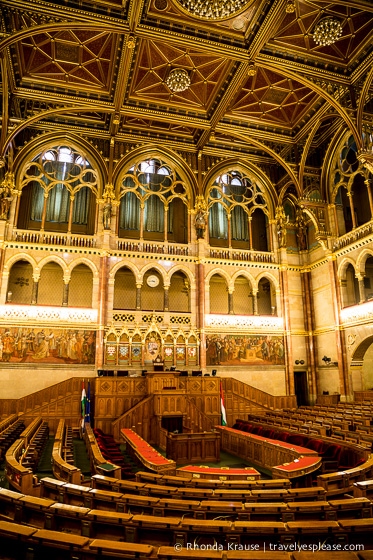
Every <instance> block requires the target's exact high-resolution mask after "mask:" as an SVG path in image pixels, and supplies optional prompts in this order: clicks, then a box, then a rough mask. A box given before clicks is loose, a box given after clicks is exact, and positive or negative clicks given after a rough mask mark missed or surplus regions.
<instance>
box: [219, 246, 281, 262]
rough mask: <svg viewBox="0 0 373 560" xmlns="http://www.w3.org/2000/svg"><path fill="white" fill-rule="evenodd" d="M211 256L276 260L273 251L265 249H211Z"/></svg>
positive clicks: (248, 259)
mask: <svg viewBox="0 0 373 560" xmlns="http://www.w3.org/2000/svg"><path fill="white" fill-rule="evenodd" d="M210 258H212V259H219V260H221V259H227V260H232V261H250V262H262V263H273V262H275V256H274V254H273V253H269V252H265V251H239V250H237V249H210Z"/></svg>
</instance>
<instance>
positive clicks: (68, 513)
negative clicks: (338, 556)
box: [2, 495, 373, 549]
mask: <svg viewBox="0 0 373 560" xmlns="http://www.w3.org/2000/svg"><path fill="white" fill-rule="evenodd" d="M16 506H18V507H16V508H15V519H14V521H15V522H16V523H20V524H22V525H27V528H26V529H25V530H27V531H28V530H29V529H30V527H31V528H32V527H34V528H36V529H40V530H48V531H49V530H51V531H56V532H58V534H56V535H55V536H54V538H55V542H57V541H59V542H60V543H63V542H64V540H65V539H67V540H68V542H70V543H71V542H72V540H71V539H75V541H76V542H77V543H82V542H83V541H82V540H81V539H82V538H87V539H110V540H112V541H127V542H131V543H137V544H141V545H152V546H173V545H175V544H176V543H179V544H180V546H181V547H182V548H184V547H187V545H188V543H195V542H198V543H200V544H204V543H205V544H207V543H210V544H213V543H217V545H218V546H219V545H220V546H221V547H223V549H224V548H226V547H227V544H228V543H230V542H232V543H235V544H236V545H241V546H245V545H250V544H253V543H255V544H256V545H257V546H258V547H263V546H265V544H266V543H272V544H291V543H293V544H295V543H299V544H311V543H314V544H317V543H320V541H321V542H328V543H329V544H341V545H342V544H347V543H348V544H354V543H358V544H364V545H366V546H368V545H370V544H371V536H370V534H369V533H370V532H371V531H372V530H373V518H369V519H341V520H338V521H334V520H321V521H318V520H313V519H309V520H307V521H287V522H282V521H259V520H254V521H250V520H235V521H230V520H227V519H224V518H217V519H194V518H188V517H184V516H183V515H178V516H170V517H164V516H155V515H146V514H139V515H138V514H131V513H125V512H123V513H122V512H114V511H106V510H99V509H89V508H84V507H78V506H72V505H67V504H61V503H56V502H52V501H51V500H47V499H44V498H33V497H30V496H22V495H20V496H19V498H18V502H17V504H16ZM4 517H5V514H3V515H2V518H3V520H4V521H9V522H12V517H11V513H10V515H8V516H7V519H4ZM66 533H69V535H68V536H67V535H66ZM44 536H45V537H46V536H47V535H46V534H44V533H43V537H44ZM69 539H70V540H69ZM196 539H197V540H196ZM85 544H87V541H85Z"/></svg>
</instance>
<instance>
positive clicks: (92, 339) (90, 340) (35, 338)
mask: <svg viewBox="0 0 373 560" xmlns="http://www.w3.org/2000/svg"><path fill="white" fill-rule="evenodd" d="M95 349H96V333H95V331H90V330H81V329H51V328H45V329H44V328H40V327H39V328H30V327H10V328H0V362H10V363H43V364H94V363H95Z"/></svg>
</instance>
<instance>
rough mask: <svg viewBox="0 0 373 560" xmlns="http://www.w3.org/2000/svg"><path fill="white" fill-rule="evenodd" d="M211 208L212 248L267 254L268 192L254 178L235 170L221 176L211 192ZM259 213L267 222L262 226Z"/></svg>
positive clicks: (209, 200)
mask: <svg viewBox="0 0 373 560" xmlns="http://www.w3.org/2000/svg"><path fill="white" fill-rule="evenodd" d="M208 207H209V239H210V245H212V246H224V247H227V246H229V247H233V248H240V249H241V248H242V249H254V250H259V251H268V246H269V243H268V242H267V241H268V239H267V238H268V235H269V233H268V227H267V226H268V219H267V217H268V214H269V210H268V204H267V198H266V192H265V190H264V187H262V186H260V185H259V183H258V181H257V180H256V178H255V177H251V176H249V175H248V174H245V173H242V172H240V171H238V170H235V169H233V170H229V171H226V172H224V173H222V174H221V175H219V176H218V177H216V179H215V181H214V182H213V184H212V185H211V187H210V189H209V191H208ZM258 211H259V212H260V214H262V215H263V218H264V219H263V220H262V221H261V222H260V223H259V222H258V219H257V216H258V215H259V214H258ZM255 212H256V214H255ZM254 215H255V219H254V220H253V216H254ZM250 223H251V225H250ZM254 226H255V228H257V227H260V232H259V231H258V232H257V231H255V228H254ZM263 236H264V237H265V239H264V238H263V239H262V237H263ZM258 239H262V240H261V242H260V243H259V242H258Z"/></svg>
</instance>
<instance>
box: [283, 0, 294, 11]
mask: <svg viewBox="0 0 373 560" xmlns="http://www.w3.org/2000/svg"><path fill="white" fill-rule="evenodd" d="M285 12H286V13H287V14H293V13H294V12H295V1H294V0H287V2H286V6H285Z"/></svg>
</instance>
